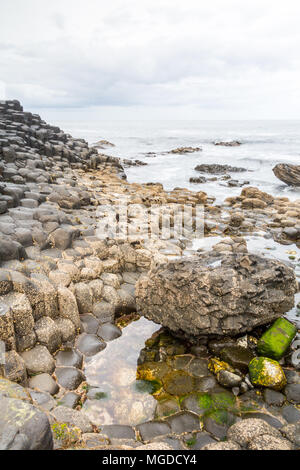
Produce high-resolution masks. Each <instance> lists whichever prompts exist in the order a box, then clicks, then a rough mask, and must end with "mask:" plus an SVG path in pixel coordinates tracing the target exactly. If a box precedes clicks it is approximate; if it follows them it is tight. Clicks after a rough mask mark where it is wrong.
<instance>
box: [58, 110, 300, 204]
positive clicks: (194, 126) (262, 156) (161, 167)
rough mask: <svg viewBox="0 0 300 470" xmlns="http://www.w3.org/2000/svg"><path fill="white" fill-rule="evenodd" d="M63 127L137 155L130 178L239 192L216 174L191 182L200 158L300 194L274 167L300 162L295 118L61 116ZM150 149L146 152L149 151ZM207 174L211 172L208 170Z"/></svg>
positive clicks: (113, 150)
mask: <svg viewBox="0 0 300 470" xmlns="http://www.w3.org/2000/svg"><path fill="white" fill-rule="evenodd" d="M55 124H57V125H59V126H60V127H61V128H62V129H63V130H64V131H65V132H69V133H70V134H71V135H72V136H73V137H79V138H84V139H85V140H87V141H88V143H89V144H91V145H92V144H94V143H96V142H98V141H99V140H103V139H104V140H108V141H109V142H111V143H113V144H114V145H115V147H108V148H106V149H103V151H102V152H103V153H105V154H107V155H112V156H116V157H120V158H126V159H133V160H135V159H137V160H141V161H144V162H145V163H147V166H132V167H128V168H126V170H125V171H126V174H127V179H128V181H129V182H137V183H145V182H159V183H162V184H163V186H164V188H165V189H166V190H172V189H173V188H175V187H180V188H188V189H192V190H194V191H205V192H206V193H207V194H208V195H209V196H214V197H215V198H216V202H217V203H221V202H223V201H224V199H226V198H227V197H229V196H236V195H238V194H240V192H241V188H240V187H229V186H228V185H227V182H226V181H222V180H218V181H217V182H216V181H212V182H207V183H204V184H194V183H190V182H189V180H190V178H191V177H193V176H200V174H199V173H198V172H197V171H195V169H194V168H195V166H196V165H198V164H202V163H206V164H213V163H217V164H227V165H231V166H237V167H242V168H245V169H246V170H247V171H245V172H242V173H232V175H231V176H232V178H233V179H237V180H239V181H240V182H245V181H247V182H249V185H251V186H256V187H258V188H259V189H261V190H263V191H266V192H267V193H269V194H272V195H274V196H286V197H289V198H290V199H291V200H296V199H299V198H300V188H298V189H295V188H292V187H289V186H287V185H286V184H284V183H282V182H281V181H280V180H278V179H277V178H276V177H275V175H274V174H273V171H272V168H273V167H274V166H275V165H276V164H277V163H291V164H300V120H299V121H295V120H294V121H287V120H285V121H279V120H270V121H179V120H178V121H177V120H172V121H145V120H144V121H142V120H141V121H116V120H114V121H103V120H101V121H100V120H99V121H95V120H93V121H79V120H76V119H74V120H68V121H59V120H58V122H56V123H55ZM232 140H238V141H239V142H241V144H242V145H240V146H238V147H224V146H216V145H214V142H217V141H232ZM178 147H200V148H201V149H202V151H199V152H195V153H191V154H184V155H179V154H168V153H167V152H168V151H170V150H172V149H176V148H178ZM149 154H150V155H149ZM206 176H207V177H211V176H212V175H206Z"/></svg>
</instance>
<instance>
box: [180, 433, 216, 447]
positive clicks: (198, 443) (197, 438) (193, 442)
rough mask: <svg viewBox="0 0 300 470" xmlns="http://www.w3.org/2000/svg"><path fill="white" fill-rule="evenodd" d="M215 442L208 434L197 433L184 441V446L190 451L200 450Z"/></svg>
mask: <svg viewBox="0 0 300 470" xmlns="http://www.w3.org/2000/svg"><path fill="white" fill-rule="evenodd" d="M216 442H217V441H216V440H215V439H213V438H212V437H211V435H210V434H208V432H205V431H203V432H199V433H197V434H196V435H194V436H193V437H191V438H189V439H185V444H186V446H187V447H188V449H190V450H201V449H202V448H203V447H204V446H206V445H208V444H215V443H216Z"/></svg>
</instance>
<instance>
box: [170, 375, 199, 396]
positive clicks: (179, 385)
mask: <svg viewBox="0 0 300 470" xmlns="http://www.w3.org/2000/svg"><path fill="white" fill-rule="evenodd" d="M163 385H164V389H165V391H166V392H167V393H169V394H170V395H176V396H180V395H185V394H187V393H190V392H192V391H193V390H194V381H193V378H192V377H191V376H190V375H188V374H187V373H186V372H184V371H173V372H170V373H169V374H167V375H166V376H164V377H163Z"/></svg>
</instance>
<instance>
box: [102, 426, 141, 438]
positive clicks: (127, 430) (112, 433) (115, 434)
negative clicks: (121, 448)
mask: <svg viewBox="0 0 300 470" xmlns="http://www.w3.org/2000/svg"><path fill="white" fill-rule="evenodd" d="M101 432H102V434H104V435H106V436H107V437H108V438H109V439H110V440H111V439H134V440H135V432H134V430H133V428H132V427H131V426H123V425H118V424H111V425H107V426H102V428H101Z"/></svg>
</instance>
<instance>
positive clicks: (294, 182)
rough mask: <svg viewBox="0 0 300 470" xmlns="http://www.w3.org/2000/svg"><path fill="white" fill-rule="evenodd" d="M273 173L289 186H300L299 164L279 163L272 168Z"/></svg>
mask: <svg viewBox="0 0 300 470" xmlns="http://www.w3.org/2000/svg"><path fill="white" fill-rule="evenodd" d="M273 173H274V175H275V176H276V177H277V178H278V179H280V180H281V181H283V182H284V183H285V184H288V185H289V186H300V165H288V164H287V163H279V164H278V165H276V166H275V167H274V168H273Z"/></svg>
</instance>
